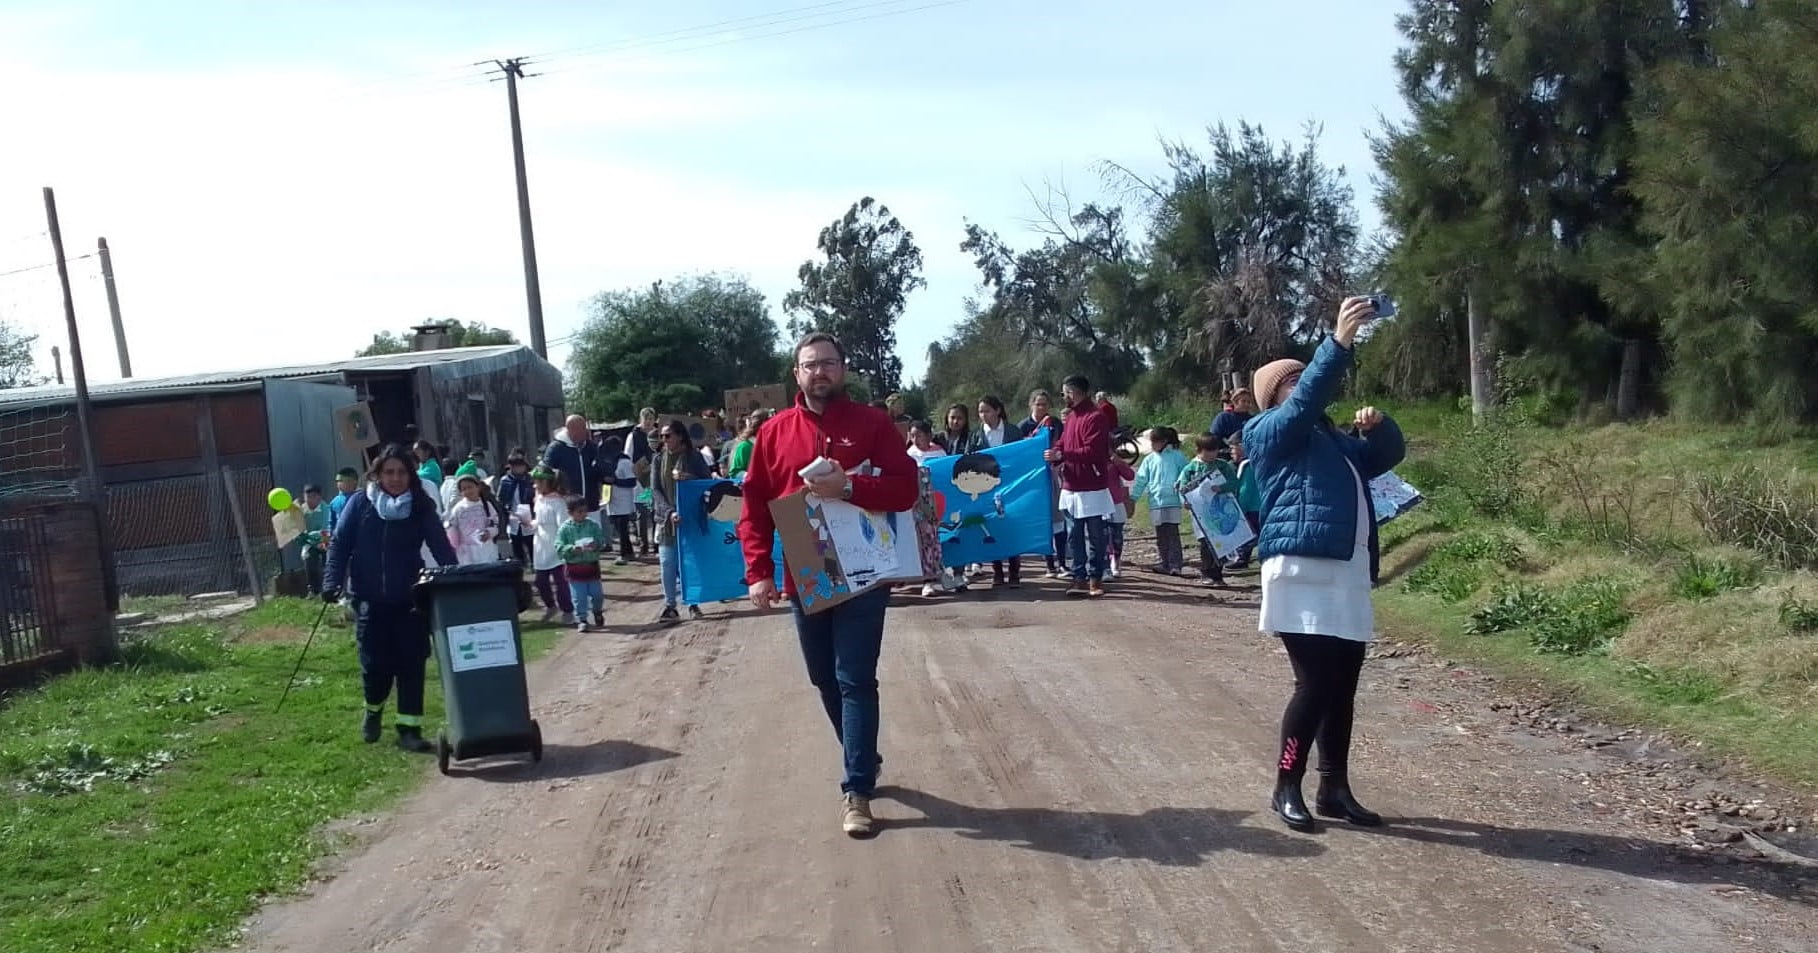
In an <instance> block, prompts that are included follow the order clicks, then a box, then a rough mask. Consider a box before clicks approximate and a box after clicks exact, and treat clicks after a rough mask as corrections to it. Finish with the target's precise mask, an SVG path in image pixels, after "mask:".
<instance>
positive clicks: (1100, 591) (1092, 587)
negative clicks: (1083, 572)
mask: <svg viewBox="0 0 1818 953" xmlns="http://www.w3.org/2000/svg"><path fill="white" fill-rule="evenodd" d="M1104 594H1105V584H1104V583H1102V582H1092V583H1088V584H1087V585H1086V595H1089V596H1092V597H1094V598H1097V597H1099V596H1102V595H1104Z"/></svg>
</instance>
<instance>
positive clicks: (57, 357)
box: [51, 344, 63, 387]
mask: <svg viewBox="0 0 1818 953" xmlns="http://www.w3.org/2000/svg"><path fill="white" fill-rule="evenodd" d="M51 363H52V364H54V365H56V368H57V386H58V387H62V386H63V349H62V348H60V347H58V346H57V345H55V344H53V345H51Z"/></svg>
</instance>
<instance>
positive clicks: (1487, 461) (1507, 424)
mask: <svg viewBox="0 0 1818 953" xmlns="http://www.w3.org/2000/svg"><path fill="white" fill-rule="evenodd" d="M1516 426H1517V424H1516V422H1515V420H1514V418H1512V417H1511V416H1510V415H1509V414H1508V412H1506V411H1501V410H1498V411H1494V412H1491V413H1489V414H1486V415H1485V417H1484V419H1483V420H1482V421H1481V422H1480V423H1478V424H1476V425H1474V426H1472V427H1470V428H1468V429H1466V430H1465V431H1464V432H1463V434H1462V435H1461V436H1460V438H1459V439H1458V441H1457V442H1456V443H1454V444H1453V446H1452V450H1451V452H1449V453H1448V454H1447V455H1446V460H1445V463H1446V467H1445V469H1446V470H1447V472H1449V473H1450V474H1451V477H1452V479H1451V481H1450V482H1451V483H1452V484H1453V485H1454V486H1456V487H1457V488H1458V490H1459V492H1461V493H1463V494H1464V497H1465V500H1466V501H1467V502H1468V503H1469V504H1470V506H1471V509H1473V510H1475V511H1476V512H1478V513H1479V514H1481V515H1483V516H1487V517H1489V518H1490V519H1496V520H1513V519H1516V518H1517V517H1519V516H1522V515H1524V514H1525V513H1527V511H1529V510H1530V509H1532V501H1533V496H1532V493H1531V492H1530V490H1529V488H1530V487H1531V486H1532V485H1533V484H1534V476H1533V474H1532V472H1530V468H1529V467H1528V462H1527V459H1526V458H1525V457H1524V456H1523V455H1522V453H1521V449H1520V448H1519V447H1518V446H1517V445H1516V440H1515V428H1516Z"/></svg>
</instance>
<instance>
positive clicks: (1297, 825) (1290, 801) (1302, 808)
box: [1269, 778, 1315, 832]
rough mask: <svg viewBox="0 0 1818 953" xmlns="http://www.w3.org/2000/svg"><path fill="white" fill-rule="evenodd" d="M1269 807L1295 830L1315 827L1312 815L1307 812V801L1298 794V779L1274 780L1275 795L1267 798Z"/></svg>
mask: <svg viewBox="0 0 1818 953" xmlns="http://www.w3.org/2000/svg"><path fill="white" fill-rule="evenodd" d="M1269 807H1270V808H1272V809H1273V810H1274V811H1275V815H1276V816H1277V817H1280V818H1281V822H1282V823H1283V824H1286V825H1288V827H1289V828H1291V829H1293V830H1297V831H1303V832H1311V831H1313V830H1314V829H1315V827H1314V824H1313V815H1311V814H1309V813H1307V802H1306V801H1305V800H1303V799H1302V798H1301V796H1300V781H1299V780H1298V779H1295V780H1291V781H1290V780H1287V779H1285V778H1283V779H1278V780H1277V781H1276V782H1275V796H1274V797H1273V798H1270V799H1269Z"/></svg>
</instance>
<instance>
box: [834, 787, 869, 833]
mask: <svg viewBox="0 0 1818 953" xmlns="http://www.w3.org/2000/svg"><path fill="white" fill-rule="evenodd" d="M873 823H874V822H873V821H872V818H871V799H870V798H868V797H860V796H858V795H857V794H848V795H846V796H845V797H844V798H843V799H842V801H841V805H840V830H843V831H845V832H846V833H847V835H849V836H852V837H870V836H871V834H872V832H873Z"/></svg>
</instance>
